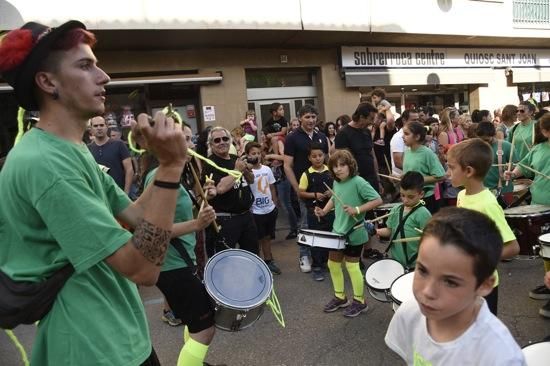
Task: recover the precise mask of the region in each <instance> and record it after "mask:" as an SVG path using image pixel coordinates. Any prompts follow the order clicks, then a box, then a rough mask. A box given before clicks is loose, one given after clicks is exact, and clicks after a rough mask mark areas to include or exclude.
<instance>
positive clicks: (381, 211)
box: [374, 202, 400, 228]
mask: <svg viewBox="0 0 550 366" xmlns="http://www.w3.org/2000/svg"><path fill="white" fill-rule="evenodd" d="M397 205H400V203H399V202H394V203H384V204H383V205H380V206H378V207H376V208H375V209H374V214H375V215H376V217H380V216H384V215H387V214H389V213H390V211H391V209H392V208H394V207H395V206H397ZM387 221H388V218H387V217H385V218H383V219H380V220H376V222H377V223H378V227H380V228H382V227H386V222H387Z"/></svg>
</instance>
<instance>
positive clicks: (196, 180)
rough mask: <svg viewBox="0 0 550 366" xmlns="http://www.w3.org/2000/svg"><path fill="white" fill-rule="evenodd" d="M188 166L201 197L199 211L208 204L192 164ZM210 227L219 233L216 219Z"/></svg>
mask: <svg viewBox="0 0 550 366" xmlns="http://www.w3.org/2000/svg"><path fill="white" fill-rule="evenodd" d="M189 166H190V167H191V173H193V178H194V179H195V184H196V185H197V186H198V189H199V194H200V196H201V197H202V205H201V209H202V207H203V205H205V204H208V200H207V199H206V194H205V193H204V190H203V189H202V186H201V183H200V181H199V177H198V176H197V172H196V171H195V168H194V167H193V164H191V163H189ZM210 180H212V179H210ZM212 226H214V230H215V231H216V233H219V232H220V227H219V226H218V223H217V222H216V219H214V221H212Z"/></svg>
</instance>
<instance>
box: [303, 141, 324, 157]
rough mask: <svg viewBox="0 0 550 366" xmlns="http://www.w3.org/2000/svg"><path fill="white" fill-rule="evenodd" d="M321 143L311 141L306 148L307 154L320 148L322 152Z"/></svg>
mask: <svg viewBox="0 0 550 366" xmlns="http://www.w3.org/2000/svg"><path fill="white" fill-rule="evenodd" d="M323 148H324V147H323V145H322V144H320V143H318V142H312V143H311V144H309V147H308V149H307V155H308V156H309V155H311V152H312V151H313V150H321V151H322V152H323V154H324V153H325V150H324V149H323Z"/></svg>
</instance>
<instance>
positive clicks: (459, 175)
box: [447, 138, 519, 315]
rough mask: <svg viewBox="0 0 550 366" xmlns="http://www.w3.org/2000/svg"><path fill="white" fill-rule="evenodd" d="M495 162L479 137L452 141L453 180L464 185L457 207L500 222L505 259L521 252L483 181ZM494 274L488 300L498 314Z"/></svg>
mask: <svg viewBox="0 0 550 366" xmlns="http://www.w3.org/2000/svg"><path fill="white" fill-rule="evenodd" d="M492 163H493V150H492V148H491V146H490V145H489V144H488V143H486V142H485V141H483V140H481V139H479V138H474V139H469V140H465V141H462V142H460V143H458V144H456V145H453V146H452V147H451V149H450V150H449V152H448V153H447V165H448V168H449V169H448V173H449V174H450V178H451V184H452V185H453V187H464V189H463V190H462V191H460V192H459V193H458V197H457V207H464V208H469V209H472V210H475V211H478V212H481V213H484V214H485V215H487V216H489V218H491V219H492V220H493V221H494V222H495V224H496V225H497V227H498V229H499V231H500V235H501V236H502V241H503V242H504V246H503V248H502V259H510V258H512V257H514V256H515V255H517V254H518V253H519V244H518V242H517V240H516V236H515V235H514V233H513V232H512V229H511V228H510V226H509V225H508V222H506V218H505V217H504V211H503V209H502V207H501V206H500V205H499V204H498V202H497V199H496V197H495V196H494V195H493V194H492V193H491V191H490V190H489V189H488V188H486V187H485V186H484V185H483V180H484V178H485V175H487V172H488V171H489V169H491V165H492ZM495 278H496V280H495V288H494V289H493V292H492V293H491V294H490V295H489V296H488V297H487V298H486V300H487V304H488V305H489V309H491V312H492V313H493V314H495V315H497V304H498V284H499V277H498V272H496V271H495Z"/></svg>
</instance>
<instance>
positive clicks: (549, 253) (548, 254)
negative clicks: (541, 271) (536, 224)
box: [539, 233, 550, 260]
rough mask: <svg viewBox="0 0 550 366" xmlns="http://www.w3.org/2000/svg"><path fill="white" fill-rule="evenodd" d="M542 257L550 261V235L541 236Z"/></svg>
mask: <svg viewBox="0 0 550 366" xmlns="http://www.w3.org/2000/svg"><path fill="white" fill-rule="evenodd" d="M539 244H540V252H539V254H540V256H541V257H542V258H544V259H547V260H550V233H548V234H542V235H541V236H539Z"/></svg>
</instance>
